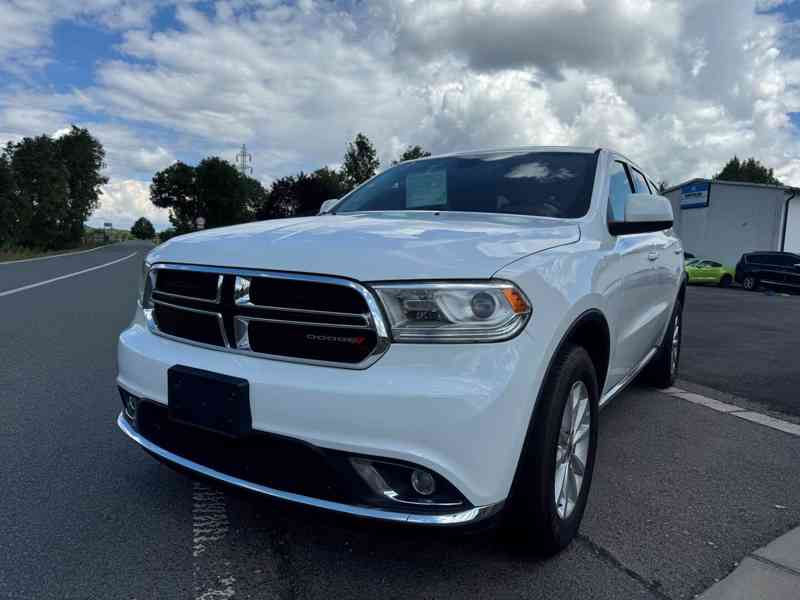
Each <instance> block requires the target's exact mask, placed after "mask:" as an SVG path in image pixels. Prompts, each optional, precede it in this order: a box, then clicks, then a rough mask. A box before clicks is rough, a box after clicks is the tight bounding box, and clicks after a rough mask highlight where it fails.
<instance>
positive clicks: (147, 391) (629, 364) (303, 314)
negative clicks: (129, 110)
mask: <svg viewBox="0 0 800 600" xmlns="http://www.w3.org/2000/svg"><path fill="white" fill-rule="evenodd" d="M328 204H330V203H326V206H327V205H328ZM672 219H673V215H672V209H671V206H670V204H669V201H668V200H667V199H666V198H664V197H663V196H659V195H658V194H657V191H656V189H655V186H654V185H653V183H652V182H651V181H650V180H649V179H648V178H647V177H646V176H645V175H644V174H643V172H642V170H641V169H639V168H638V167H636V166H635V165H634V164H633V163H632V162H631V161H629V160H628V159H626V158H625V157H623V156H621V155H620V154H617V153H615V152H612V151H609V150H605V149H586V148H515V149H504V150H492V151H483V152H469V153H459V154H451V155H445V156H437V157H432V158H426V159H422V160H417V161H412V162H405V163H402V164H400V165H397V166H395V167H393V168H391V169H388V170H386V171H384V172H383V173H381V174H379V175H377V176H376V177H374V178H373V179H371V180H370V181H368V182H366V183H365V184H363V185H362V186H360V187H358V188H357V189H355V190H354V191H353V192H351V193H350V194H348V195H347V196H345V197H344V198H342V199H341V200H339V201H337V202H336V203H335V206H334V208H333V210H329V211H328V212H327V214H323V215H320V216H313V217H305V218H295V219H283V220H274V221H267V222H260V223H249V224H246V225H239V226H235V227H226V228H221V229H212V230H208V231H203V232H199V233H194V234H191V235H187V236H181V237H177V238H174V239H172V240H170V241H168V242H166V243H165V244H162V245H161V246H159V247H157V248H156V249H154V250H153V251H152V252H150V254H149V256H148V257H147V261H146V263H145V277H144V278H143V286H142V287H143V289H142V296H141V299H140V304H139V308H138V310H137V312H136V317H135V319H134V321H133V323H132V324H131V326H130V327H129V328H128V329H127V330H125V331H124V332H123V333H122V334H121V336H120V339H119V377H118V379H117V381H118V384H119V388H120V392H121V396H122V401H123V411H122V413H121V414H120V416H119V419H118V424H119V426H120V427H121V428H122V430H123V431H124V432H125V433H126V434H127V435H128V436H130V437H131V438H132V439H133V440H135V441H136V442H137V443H138V444H140V445H141V446H143V447H144V448H145V449H146V450H147V451H149V452H150V453H151V454H153V455H155V456H156V457H157V458H160V459H162V460H164V461H166V462H167V463H170V464H172V465H176V466H178V467H181V468H183V469H186V470H189V471H191V472H194V473H195V474H199V475H201V476H205V477H209V478H213V479H216V480H219V481H222V482H225V483H227V484H231V485H234V486H240V487H243V488H247V489H249V490H252V491H254V492H259V493H261V494H265V495H267V496H272V497H276V498H281V499H285V500H291V501H295V502H299V503H303V504H307V505H312V506H316V507H322V508H326V509H331V510H335V511H340V512H343V513H349V514H351V515H358V516H363V517H374V518H378V519H387V520H392V521H403V522H409V523H418V524H429V525H459V524H468V523H474V522H477V521H480V520H483V519H486V518H487V517H490V516H497V517H503V518H502V519H500V518H498V519H493V520H492V521H493V522H500V523H504V524H509V523H510V524H511V527H509V528H506V529H508V530H510V531H512V532H513V533H514V534H515V535H516V536H517V537H520V538H521V539H523V540H524V541H526V542H527V543H528V544H529V545H530V546H531V547H532V548H534V549H536V550H537V551H539V552H541V553H544V554H550V553H554V552H556V551H558V550H559V549H561V548H563V547H564V546H566V544H568V543H569V541H570V540H571V539H572V538H573V537H574V536H575V534H576V532H577V529H578V526H579V524H580V520H581V518H582V515H583V511H584V507H585V505H586V498H587V495H588V493H589V486H590V483H591V479H592V470H593V466H594V457H595V448H596V445H597V433H598V410H599V409H600V407H602V406H603V405H604V404H605V403H606V402H608V401H609V400H611V398H613V397H614V396H615V395H616V394H618V393H619V392H620V390H622V389H623V388H624V387H625V386H626V385H627V384H628V383H629V382H630V381H631V380H632V379H633V378H634V377H635V376H636V375H637V373H639V372H640V371H641V370H642V369H644V368H645V367H647V369H646V373H645V374H646V377H647V379H648V381H649V382H651V383H652V384H654V385H657V386H669V385H671V383H672V382H673V381H674V378H675V373H676V369H677V366H678V359H679V353H680V342H681V314H682V313H681V309H682V302H683V295H684V290H685V281H684V270H683V249H682V247H681V243H680V241H679V240H678V238H677V237H676V236H675V235H674V233H673V232H672V230H671V226H672Z"/></svg>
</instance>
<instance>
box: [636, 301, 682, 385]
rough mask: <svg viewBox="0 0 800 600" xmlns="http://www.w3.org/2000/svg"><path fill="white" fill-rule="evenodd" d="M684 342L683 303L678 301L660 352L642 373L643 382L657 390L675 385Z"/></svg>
mask: <svg viewBox="0 0 800 600" xmlns="http://www.w3.org/2000/svg"><path fill="white" fill-rule="evenodd" d="M682 340H683V303H682V302H681V301H680V300H678V301H676V302H675V308H674V309H673V311H672V315H671V316H670V318H669V326H668V327H667V331H666V333H664V338H663V339H662V340H661V345H660V346H659V349H658V352H656V355H655V356H654V357H653V358H652V360H651V361H650V363H649V364H648V365H647V367H646V368H645V370H644V372H643V373H642V382H643V383H645V384H647V385H651V386H653V387H657V388H661V389H664V388H668V387H671V386H672V385H673V384H674V383H675V378H676V377H677V376H678V365H679V364H680V360H681V341H682Z"/></svg>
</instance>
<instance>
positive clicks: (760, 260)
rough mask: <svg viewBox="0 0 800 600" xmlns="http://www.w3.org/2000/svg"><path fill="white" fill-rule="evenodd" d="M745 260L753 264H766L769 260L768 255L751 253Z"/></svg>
mask: <svg viewBox="0 0 800 600" xmlns="http://www.w3.org/2000/svg"><path fill="white" fill-rule="evenodd" d="M747 262H749V263H752V264H754V265H768V264H770V262H771V261H770V259H769V257H768V256H765V255H763V254H751V255H750V256H748V257H747Z"/></svg>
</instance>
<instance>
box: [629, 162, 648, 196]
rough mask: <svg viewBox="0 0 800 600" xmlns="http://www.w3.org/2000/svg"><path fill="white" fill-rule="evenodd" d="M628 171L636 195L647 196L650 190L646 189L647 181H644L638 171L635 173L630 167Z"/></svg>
mask: <svg viewBox="0 0 800 600" xmlns="http://www.w3.org/2000/svg"><path fill="white" fill-rule="evenodd" d="M630 170H631V179H633V187H634V188H635V189H636V193H637V194H649V193H650V188H648V187H647V181H645V178H644V175H642V174H641V173H640V172H639V171H637V170H636V169H634V168H633V167H631V168H630Z"/></svg>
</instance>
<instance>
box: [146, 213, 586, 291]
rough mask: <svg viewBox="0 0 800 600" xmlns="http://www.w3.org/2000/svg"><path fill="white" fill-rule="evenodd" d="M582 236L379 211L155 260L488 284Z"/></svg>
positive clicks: (553, 225)
mask: <svg viewBox="0 0 800 600" xmlns="http://www.w3.org/2000/svg"><path fill="white" fill-rule="evenodd" d="M579 238H580V230H579V229H578V226H577V225H573V224H567V223H565V222H564V221H558V220H553V219H543V218H539V217H529V216H516V215H496V214H478V213H445V212H442V213H430V212H371V213H356V214H348V215H322V216H314V217H303V218H294V219H276V220H271V221H261V222H258V223H247V224H245V225H236V226H233V227H223V228H219V229H209V230H206V231H201V232H197V233H192V234H189V235H184V236H179V237H176V238H173V239H171V240H169V241H167V242H165V243H164V244H162V245H161V246H158V247H157V248H155V249H154V250H153V251H152V252H151V253H150V256H149V260H150V261H151V262H179V263H187V264H199V265H213V266H219V267H238V268H250V269H271V270H276V271H297V272H303V273H316V274H325V275H339V276H342V277H350V278H352V279H357V280H360V281H379V280H390V279H484V278H489V277H491V276H492V275H493V274H494V273H495V272H497V271H498V270H499V269H501V268H502V267H504V266H505V265H507V264H508V263H510V262H512V261H514V260H517V259H519V258H522V257H523V256H527V255H529V254H533V253H535V252H540V251H542V250H546V249H548V248H553V247H555V246H562V245H565V244H571V243H574V242H576V241H578V239H579Z"/></svg>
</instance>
